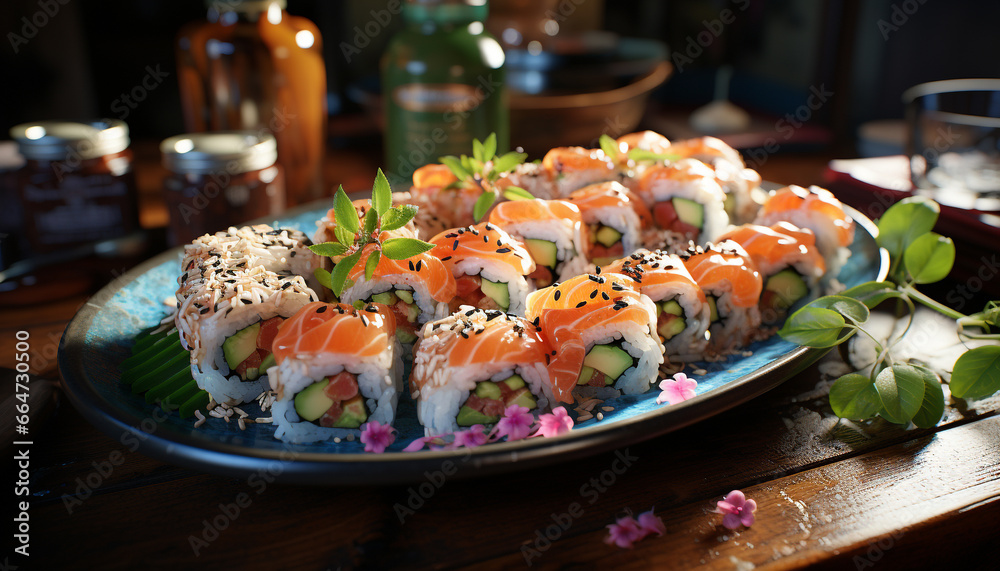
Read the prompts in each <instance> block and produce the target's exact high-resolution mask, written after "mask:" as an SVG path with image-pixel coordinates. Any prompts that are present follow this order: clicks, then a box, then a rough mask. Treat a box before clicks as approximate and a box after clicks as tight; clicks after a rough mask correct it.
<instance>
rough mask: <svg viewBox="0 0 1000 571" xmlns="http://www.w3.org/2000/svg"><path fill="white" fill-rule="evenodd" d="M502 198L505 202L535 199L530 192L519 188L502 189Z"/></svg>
mask: <svg viewBox="0 0 1000 571" xmlns="http://www.w3.org/2000/svg"><path fill="white" fill-rule="evenodd" d="M503 197H504V198H506V199H507V200H534V199H535V197H534V196H532V195H531V193H530V192H528V191H527V190H524V189H523V188H521V187H520V186H508V187H507V188H505V189H503Z"/></svg>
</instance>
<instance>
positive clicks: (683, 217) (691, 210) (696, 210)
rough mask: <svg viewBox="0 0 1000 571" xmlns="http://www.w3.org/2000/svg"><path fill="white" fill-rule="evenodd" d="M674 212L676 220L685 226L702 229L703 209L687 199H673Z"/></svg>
mask: <svg viewBox="0 0 1000 571" xmlns="http://www.w3.org/2000/svg"><path fill="white" fill-rule="evenodd" d="M673 204H674V210H676V211H677V218H678V219H679V220H680V221H681V222H684V223H685V224H690V225H691V226H695V227H697V228H702V227H703V225H704V224H705V207H704V206H703V205H701V204H699V203H697V202H695V201H693V200H689V199H687V198H674V199H673Z"/></svg>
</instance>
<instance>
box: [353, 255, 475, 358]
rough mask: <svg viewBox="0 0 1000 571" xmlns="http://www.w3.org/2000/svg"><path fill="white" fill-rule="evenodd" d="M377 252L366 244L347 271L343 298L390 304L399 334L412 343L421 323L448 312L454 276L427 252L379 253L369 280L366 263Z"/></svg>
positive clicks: (361, 303)
mask: <svg viewBox="0 0 1000 571" xmlns="http://www.w3.org/2000/svg"><path fill="white" fill-rule="evenodd" d="M374 251H375V245H374V244H369V245H368V246H366V247H365V249H364V252H363V253H362V255H361V259H360V260H359V261H358V263H357V264H355V266H354V267H353V268H351V271H350V273H348V274H347V279H348V280H350V281H349V282H347V283H348V284H350V285H349V286H348V287H345V288H344V291H343V292H341V295H340V301H341V302H343V303H349V304H360V305H367V304H369V303H372V302H376V303H382V304H385V305H387V306H389V308H390V309H392V311H393V312H394V313H395V316H396V337H398V338H399V341H400V342H401V343H413V342H414V341H415V340H416V338H417V331H418V330H419V329H420V325H421V324H424V323H427V322H428V321H431V320H433V319H437V318H440V317H443V316H445V315H448V313H449V309H448V304H449V303H450V302H451V300H452V299H454V297H455V278H454V276H452V274H451V270H450V269H448V267H447V266H445V265H444V262H442V261H441V260H440V259H438V258H437V256H434V255H433V254H431V253H429V252H424V253H422V254H417V255H416V256H413V257H410V258H407V259H404V260H393V259H391V258H388V257H386V256H380V257H379V260H378V265H377V266H376V267H375V272H374V273H373V274H372V279H371V280H367V279H365V266H366V264H367V263H368V257H369V256H371V254H372V252H374Z"/></svg>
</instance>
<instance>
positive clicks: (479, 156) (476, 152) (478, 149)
mask: <svg viewBox="0 0 1000 571" xmlns="http://www.w3.org/2000/svg"><path fill="white" fill-rule="evenodd" d="M472 156H473V157H475V159H476V160H477V161H479V162H481V163H483V162H486V161H487V160H488V159H485V158H483V157H484V153H483V144H482V143H480V142H479V139H472Z"/></svg>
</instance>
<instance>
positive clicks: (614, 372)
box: [583, 345, 632, 380]
mask: <svg viewBox="0 0 1000 571" xmlns="http://www.w3.org/2000/svg"><path fill="white" fill-rule="evenodd" d="M583 364H584V365H586V366H588V367H593V368H594V369H597V370H598V371H600V372H602V373H604V374H605V375H606V376H607V377H608V379H610V380H617V379H618V377H620V376H621V375H622V373H624V372H625V370H626V369H628V368H629V367H631V366H632V355H629V354H628V353H627V352H625V350H624V349H622V348H621V347H616V346H614V345H594V348H593V349H591V350H590V352H589V353H587V356H586V357H584V359H583Z"/></svg>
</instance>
